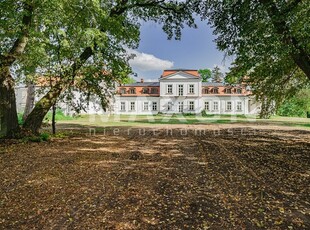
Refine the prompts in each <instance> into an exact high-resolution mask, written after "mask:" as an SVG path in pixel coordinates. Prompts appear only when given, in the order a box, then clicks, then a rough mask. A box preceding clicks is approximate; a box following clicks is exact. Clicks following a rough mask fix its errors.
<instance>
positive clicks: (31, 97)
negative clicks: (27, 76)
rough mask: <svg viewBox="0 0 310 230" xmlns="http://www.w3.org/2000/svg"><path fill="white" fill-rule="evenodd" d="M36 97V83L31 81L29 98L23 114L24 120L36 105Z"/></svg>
mask: <svg viewBox="0 0 310 230" xmlns="http://www.w3.org/2000/svg"><path fill="white" fill-rule="evenodd" d="M34 99H35V85H34V84H32V83H30V84H28V85H27V99H26V106H25V110H24V114H23V120H24V121H25V120H26V118H27V117H28V115H29V114H30V112H31V110H32V108H33V106H34Z"/></svg>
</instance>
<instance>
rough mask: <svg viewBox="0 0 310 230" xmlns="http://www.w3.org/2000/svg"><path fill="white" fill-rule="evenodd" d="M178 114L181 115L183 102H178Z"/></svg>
mask: <svg viewBox="0 0 310 230" xmlns="http://www.w3.org/2000/svg"><path fill="white" fill-rule="evenodd" d="M179 112H180V113H183V102H179Z"/></svg>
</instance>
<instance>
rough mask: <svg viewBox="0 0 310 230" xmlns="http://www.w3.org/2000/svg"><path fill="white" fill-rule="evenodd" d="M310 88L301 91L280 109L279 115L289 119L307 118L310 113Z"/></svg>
mask: <svg viewBox="0 0 310 230" xmlns="http://www.w3.org/2000/svg"><path fill="white" fill-rule="evenodd" d="M309 99H310V88H308V89H302V90H300V91H299V92H298V93H297V94H296V95H294V96H293V97H292V98H290V99H289V100H286V101H284V102H283V104H281V105H280V106H279V108H278V111H277V114H278V115H280V116H289V117H306V115H307V112H310V100H309Z"/></svg>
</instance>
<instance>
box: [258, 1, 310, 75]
mask: <svg viewBox="0 0 310 230" xmlns="http://www.w3.org/2000/svg"><path fill="white" fill-rule="evenodd" d="M259 1H260V3H261V4H263V5H264V6H265V7H266V9H267V14H268V16H269V17H270V19H271V22H272V24H273V26H274V28H275V32H276V33H277V34H278V35H280V36H281V39H282V42H283V43H284V44H286V45H288V46H291V47H293V48H294V51H291V52H290V56H291V57H292V59H293V60H294V62H295V64H296V65H297V66H299V68H300V69H301V70H302V71H303V72H304V73H305V74H306V76H307V77H308V78H309V80H310V56H309V54H308V53H307V51H306V50H305V49H304V48H303V47H301V46H300V45H299V42H298V41H297V39H296V38H295V37H294V36H293V35H292V34H291V31H290V29H289V27H288V25H287V23H286V21H285V20H284V17H283V16H282V15H281V12H280V11H279V10H278V8H277V6H276V4H275V3H274V2H273V1H270V0H259ZM294 2H295V4H298V3H299V0H296V1H294ZM291 4H292V3H291Z"/></svg>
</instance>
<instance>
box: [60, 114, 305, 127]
mask: <svg viewBox="0 0 310 230" xmlns="http://www.w3.org/2000/svg"><path fill="white" fill-rule="evenodd" d="M57 122H58V123H59V124H79V125H88V126H96V127H103V126H104V127H106V126H145V125H147V126H150V125H151V126H152V125H155V126H156V125H169V124H190V125H203V124H243V125H244V124H249V125H279V126H290V127H304V128H310V119H309V118H296V117H294V118H293V117H280V116H273V117H271V118H270V119H258V118H257V117H256V116H254V115H248V116H245V115H232V116H231V115H209V116H206V117H202V116H199V115H197V116H195V115H154V116H151V115H149V116H147V115H82V116H80V117H78V118H75V119H73V120H59V121H57Z"/></svg>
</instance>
